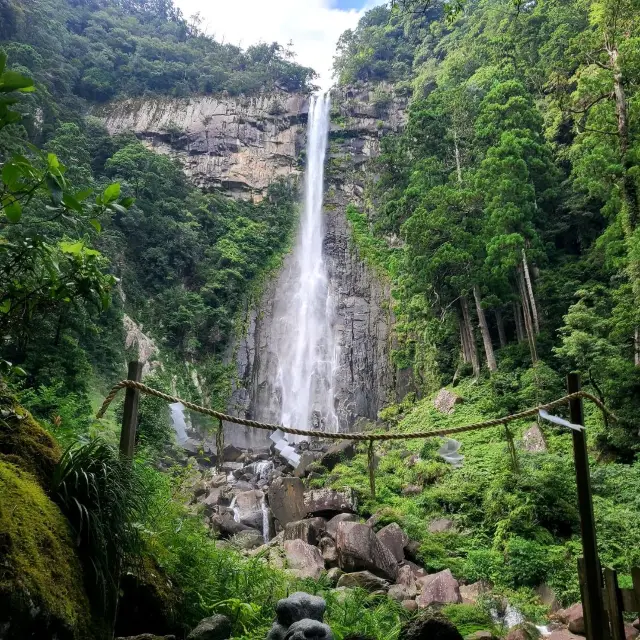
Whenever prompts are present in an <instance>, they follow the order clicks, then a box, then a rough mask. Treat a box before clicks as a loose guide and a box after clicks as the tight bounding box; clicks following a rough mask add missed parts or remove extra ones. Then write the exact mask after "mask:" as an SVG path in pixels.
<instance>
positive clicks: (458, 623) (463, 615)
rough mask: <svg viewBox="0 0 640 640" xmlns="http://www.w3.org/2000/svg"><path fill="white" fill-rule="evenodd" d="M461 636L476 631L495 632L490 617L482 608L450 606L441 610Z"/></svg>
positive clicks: (472, 605) (462, 605) (475, 606)
mask: <svg viewBox="0 0 640 640" xmlns="http://www.w3.org/2000/svg"><path fill="white" fill-rule="evenodd" d="M442 613H443V614H444V616H445V617H446V618H447V619H448V620H450V621H451V622H452V623H453V624H454V625H455V627H456V629H458V631H459V632H460V633H461V634H462V635H463V636H468V635H470V634H472V633H475V632H476V631H495V630H494V624H493V621H492V620H491V616H490V615H489V613H487V612H486V611H485V610H484V609H483V608H482V607H479V606H478V605H474V604H450V605H448V606H446V607H444V609H443V610H442Z"/></svg>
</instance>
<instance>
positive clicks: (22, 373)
mask: <svg viewBox="0 0 640 640" xmlns="http://www.w3.org/2000/svg"><path fill="white" fill-rule="evenodd" d="M11 371H12V372H13V373H14V374H15V375H17V376H26V375H27V372H26V371H25V370H24V369H23V368H22V367H17V366H16V367H13V369H12V370H11Z"/></svg>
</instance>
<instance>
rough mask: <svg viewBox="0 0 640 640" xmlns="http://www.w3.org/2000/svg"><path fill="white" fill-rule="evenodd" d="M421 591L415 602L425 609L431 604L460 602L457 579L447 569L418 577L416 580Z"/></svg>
mask: <svg viewBox="0 0 640 640" xmlns="http://www.w3.org/2000/svg"><path fill="white" fill-rule="evenodd" d="M417 584H418V589H419V590H420V591H421V593H420V595H419V596H418V598H417V600H416V602H417V603H418V607H420V608H421V609H426V608H427V607H431V606H433V605H445V604H458V603H461V602H462V596H461V595H460V588H459V586H458V581H457V580H456V579H455V578H454V577H453V575H452V574H451V571H450V570H449V569H445V570H444V571H440V572H439V573H434V574H433V575H430V576H426V577H424V578H420V579H419V580H418V581H417Z"/></svg>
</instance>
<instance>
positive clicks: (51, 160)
mask: <svg viewBox="0 0 640 640" xmlns="http://www.w3.org/2000/svg"><path fill="white" fill-rule="evenodd" d="M47 164H48V165H49V169H58V168H59V167H60V161H59V160H58V156H57V155H56V154H55V153H50V154H48V155H47Z"/></svg>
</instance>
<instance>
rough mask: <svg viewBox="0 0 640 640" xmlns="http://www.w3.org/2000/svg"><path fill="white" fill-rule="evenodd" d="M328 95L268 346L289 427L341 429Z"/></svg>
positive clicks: (318, 98) (317, 112) (319, 113)
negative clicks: (327, 204) (327, 171)
mask: <svg viewBox="0 0 640 640" xmlns="http://www.w3.org/2000/svg"><path fill="white" fill-rule="evenodd" d="M329 112H330V97H329V94H328V93H319V94H316V95H314V96H312V97H311V101H310V105H309V120H308V129H307V165H306V171H305V184H304V207H303V211H302V216H301V219H300V227H299V231H298V236H297V239H296V243H295V247H294V250H293V254H292V256H291V259H290V260H289V262H288V271H287V273H286V274H285V278H283V279H282V280H281V284H282V286H280V287H279V288H278V291H277V292H276V300H275V314H274V320H275V323H276V325H277V326H278V327H279V330H278V332H277V334H276V335H274V339H275V344H272V345H270V348H271V349H272V350H273V352H274V354H275V356H276V359H277V380H275V381H274V382H275V384H274V386H275V387H276V389H277V393H276V394H275V396H271V400H270V401H271V402H272V407H271V413H272V415H274V414H275V415H277V407H276V406H273V403H278V404H279V410H280V411H279V414H280V421H281V423H282V424H284V425H285V426H292V427H294V426H295V427H298V428H302V429H305V428H313V429H321V430H323V431H337V430H338V417H337V415H336V410H335V393H334V377H335V370H336V368H337V363H338V353H337V347H336V340H335V336H334V329H333V318H334V313H335V310H334V300H333V297H332V296H331V293H330V288H329V279H328V277H327V267H326V264H325V260H324V256H323V240H324V235H325V226H324V221H323V206H322V205H323V197H324V163H325V157H326V151H327V139H328V133H329Z"/></svg>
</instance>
